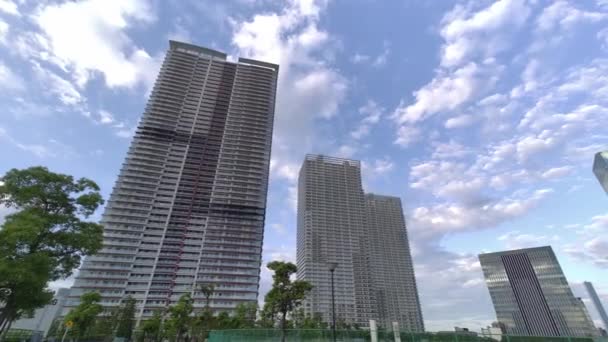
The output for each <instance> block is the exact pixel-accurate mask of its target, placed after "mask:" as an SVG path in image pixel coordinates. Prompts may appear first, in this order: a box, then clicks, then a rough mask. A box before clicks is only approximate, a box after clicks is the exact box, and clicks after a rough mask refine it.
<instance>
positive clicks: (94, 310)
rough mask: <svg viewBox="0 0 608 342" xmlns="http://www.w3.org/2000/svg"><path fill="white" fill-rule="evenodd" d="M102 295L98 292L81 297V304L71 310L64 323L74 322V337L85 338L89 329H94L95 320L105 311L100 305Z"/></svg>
mask: <svg viewBox="0 0 608 342" xmlns="http://www.w3.org/2000/svg"><path fill="white" fill-rule="evenodd" d="M100 301H101V295H100V294H99V293H97V292H87V293H85V294H83V295H82V296H81V297H80V304H78V306H77V307H75V308H74V309H72V310H70V312H69V313H68V314H67V315H66V316H65V318H64V320H63V322H64V323H67V322H72V323H73V324H74V326H73V327H72V328H71V330H72V333H71V335H72V336H78V337H84V336H85V335H86V334H87V332H88V331H89V329H91V327H93V324H94V323H95V318H97V315H99V314H100V313H101V312H102V311H103V307H102V306H101V305H100V304H99V302H100Z"/></svg>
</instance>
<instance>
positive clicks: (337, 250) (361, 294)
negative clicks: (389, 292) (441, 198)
mask: <svg viewBox="0 0 608 342" xmlns="http://www.w3.org/2000/svg"><path fill="white" fill-rule="evenodd" d="M365 229H366V225H365V202H364V199H363V187H362V185H361V165H360V162H359V161H355V160H348V159H340V158H333V157H327V156H321V155H308V156H306V158H305V160H304V164H303V165H302V168H301V169H300V175H299V179H298V229H297V230H298V233H297V264H298V279H302V280H306V281H309V282H310V283H311V284H312V285H313V289H312V291H311V293H310V295H309V296H308V298H307V300H306V301H305V302H304V310H305V312H306V313H307V314H313V313H320V314H321V315H322V317H323V319H324V320H325V321H326V322H331V320H332V317H331V313H332V309H331V304H332V303H331V283H330V282H331V278H330V275H331V274H330V271H329V264H330V263H333V262H335V263H337V264H338V266H337V268H336V270H335V271H334V288H335V303H336V320H337V321H343V322H345V323H348V324H354V323H356V324H359V325H368V324H369V320H370V318H371V317H373V316H374V315H373V313H372V309H373V308H374V307H375V303H373V302H372V298H371V284H370V280H369V279H361V277H363V278H369V276H370V275H369V273H367V272H365V270H366V269H368V268H369V266H368V265H366V263H367V262H368V260H369V257H368V255H366V253H367V248H366V246H365V243H366V241H364V235H365Z"/></svg>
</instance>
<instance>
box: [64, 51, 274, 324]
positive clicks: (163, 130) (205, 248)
mask: <svg viewBox="0 0 608 342" xmlns="http://www.w3.org/2000/svg"><path fill="white" fill-rule="evenodd" d="M278 69H279V67H278V66H277V65H275V64H270V63H264V62H259V61H255V60H251V59H245V58H240V59H239V60H238V62H230V61H227V60H226V55H225V54H224V53H221V52H218V51H214V50H210V49H207V48H203V47H199V46H194V45H190V44H186V43H180V42H175V41H171V42H170V49H169V51H168V52H167V55H166V57H165V60H164V62H163V65H162V68H161V70H160V72H159V75H158V78H157V80H156V83H155V85H154V89H153V91H152V93H151V95H150V99H149V101H148V105H147V106H146V109H145V112H144V114H143V117H142V119H141V121H140V123H139V126H138V128H137V131H136V133H135V136H134V138H133V141H132V143H131V147H130V148H129V152H128V153H127V157H126V159H125V162H124V164H123V166H122V169H121V170H120V174H119V176H118V180H117V181H116V185H115V187H114V189H113V191H112V194H111V196H110V199H109V200H108V203H107V206H106V209H105V212H104V214H103V217H102V220H101V223H102V224H103V226H104V240H103V249H102V250H100V251H99V253H98V254H97V255H94V256H91V257H88V258H86V260H85V262H84V264H83V266H82V268H81V270H80V273H79V274H78V277H77V278H76V281H75V283H74V286H73V287H72V290H71V293H70V299H69V300H68V303H67V305H66V307H65V308H64V313H65V312H66V311H67V310H69V309H70V308H71V307H73V306H74V305H76V304H77V302H78V297H79V296H80V295H81V294H82V293H84V292H88V291H98V292H100V293H101V295H102V298H103V299H102V302H101V304H102V305H103V306H105V307H113V306H116V305H119V303H120V301H121V299H122V298H124V297H125V296H129V295H130V296H132V297H134V298H135V299H136V300H137V302H138V304H139V306H138V307H139V312H138V315H137V316H138V318H141V317H142V316H147V315H151V314H152V312H153V311H154V310H155V309H159V308H165V307H166V306H167V305H169V304H171V303H175V302H176V301H177V300H178V298H179V297H180V296H181V295H183V294H186V293H190V294H191V295H192V296H193V298H194V300H195V308H197V307H198V308H201V307H203V305H204V302H205V301H204V297H203V295H202V294H201V293H200V292H198V291H197V290H196V289H197V286H198V285H199V284H213V285H214V286H215V292H214V294H213V296H212V297H211V308H212V309H213V310H215V311H223V310H232V309H234V308H235V307H236V306H237V305H238V304H239V303H243V302H255V301H256V300H257V295H258V283H259V278H260V263H261V254H262V240H263V234H264V217H265V211H266V193H267V188H268V169H269V163H270V147H271V139H272V127H273V119H274V107H275V93H276V85H277V75H278Z"/></svg>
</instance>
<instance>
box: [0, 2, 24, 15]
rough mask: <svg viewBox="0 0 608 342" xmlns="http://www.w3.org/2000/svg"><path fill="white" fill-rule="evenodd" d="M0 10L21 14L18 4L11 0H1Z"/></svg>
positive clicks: (11, 13)
mask: <svg viewBox="0 0 608 342" xmlns="http://www.w3.org/2000/svg"><path fill="white" fill-rule="evenodd" d="M0 12H4V13H7V14H10V15H14V16H18V17H19V16H21V13H19V9H18V7H17V4H16V3H15V2H13V1H11V0H0Z"/></svg>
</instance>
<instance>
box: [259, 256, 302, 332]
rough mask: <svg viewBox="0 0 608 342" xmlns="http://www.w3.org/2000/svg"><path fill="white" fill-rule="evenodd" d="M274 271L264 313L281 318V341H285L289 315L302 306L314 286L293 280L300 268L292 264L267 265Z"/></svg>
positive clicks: (277, 263)
mask: <svg viewBox="0 0 608 342" xmlns="http://www.w3.org/2000/svg"><path fill="white" fill-rule="evenodd" d="M266 267H268V268H269V269H270V270H272V271H274V275H273V276H272V289H270V291H268V293H267V294H266V297H265V299H264V311H265V312H266V315H268V316H270V317H272V318H273V319H274V318H276V317H277V315H278V317H279V320H280V327H281V332H282V333H281V341H285V335H286V332H287V315H288V314H290V313H292V312H293V311H294V310H295V309H297V308H298V307H299V306H300V305H301V304H302V301H303V300H304V298H305V297H306V294H308V292H310V290H312V285H311V284H310V283H309V282H307V281H304V280H296V281H292V280H291V275H292V274H294V273H296V272H297V270H298V268H297V267H296V265H294V264H293V263H291V262H284V261H273V262H270V263H268V265H266Z"/></svg>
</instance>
